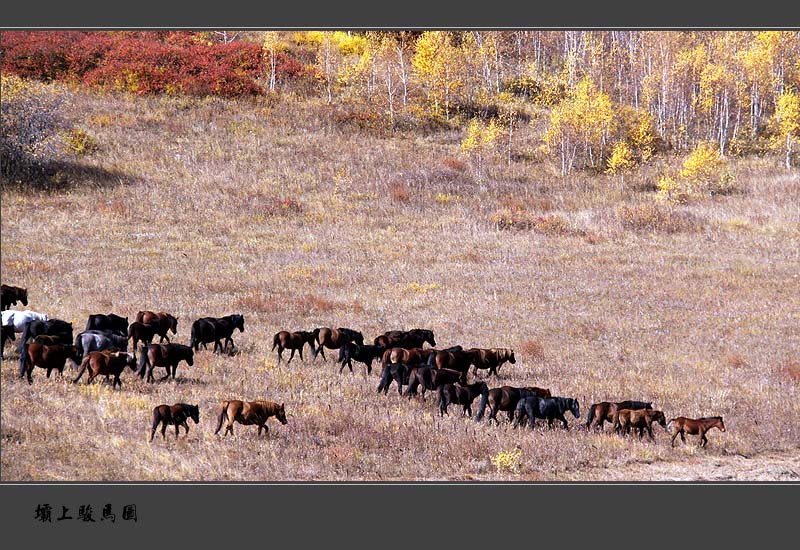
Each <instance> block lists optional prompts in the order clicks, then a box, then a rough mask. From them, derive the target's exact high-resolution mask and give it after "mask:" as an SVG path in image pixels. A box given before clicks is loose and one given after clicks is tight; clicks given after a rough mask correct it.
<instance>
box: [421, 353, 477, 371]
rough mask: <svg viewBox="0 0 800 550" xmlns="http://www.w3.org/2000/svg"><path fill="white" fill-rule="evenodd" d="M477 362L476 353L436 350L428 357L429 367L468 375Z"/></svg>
mask: <svg viewBox="0 0 800 550" xmlns="http://www.w3.org/2000/svg"><path fill="white" fill-rule="evenodd" d="M474 362H475V352H473V351H472V350H466V351H447V350H441V351H439V350H435V351H432V352H431V354H430V357H428V366H429V367H433V368H437V369H453V370H457V371H459V372H463V373H464V374H466V373H467V372H468V371H469V367H470V365H472V364H473V363H474Z"/></svg>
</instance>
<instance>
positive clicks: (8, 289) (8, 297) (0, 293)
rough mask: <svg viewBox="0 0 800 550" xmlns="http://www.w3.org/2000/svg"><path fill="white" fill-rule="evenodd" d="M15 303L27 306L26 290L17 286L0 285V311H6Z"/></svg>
mask: <svg viewBox="0 0 800 550" xmlns="http://www.w3.org/2000/svg"><path fill="white" fill-rule="evenodd" d="M17 302H22V305H23V306H27V305H28V289H27V288H22V287H19V286H11V285H0V309H2V310H3V311H5V310H7V309H8V308H10V307H11V306H13V305H14V304H16V303H17Z"/></svg>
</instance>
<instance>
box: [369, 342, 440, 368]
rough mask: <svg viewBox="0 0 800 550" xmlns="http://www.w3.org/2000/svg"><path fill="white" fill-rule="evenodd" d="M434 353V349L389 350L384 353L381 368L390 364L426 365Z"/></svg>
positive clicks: (396, 348) (397, 348) (395, 348)
mask: <svg viewBox="0 0 800 550" xmlns="http://www.w3.org/2000/svg"><path fill="white" fill-rule="evenodd" d="M433 351H434V350H433V348H411V349H406V348H399V347H394V348H388V349H386V350H384V352H383V357H382V358H381V367H382V368H385V367H386V365H388V364H390V363H402V364H404V365H413V364H416V363H426V362H427V360H428V357H429V356H430V355H431V353H433Z"/></svg>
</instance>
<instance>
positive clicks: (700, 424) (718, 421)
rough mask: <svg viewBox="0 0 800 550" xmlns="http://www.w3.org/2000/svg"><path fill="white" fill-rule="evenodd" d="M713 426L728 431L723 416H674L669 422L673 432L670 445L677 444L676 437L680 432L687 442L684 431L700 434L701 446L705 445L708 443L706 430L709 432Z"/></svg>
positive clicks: (670, 429)
mask: <svg viewBox="0 0 800 550" xmlns="http://www.w3.org/2000/svg"><path fill="white" fill-rule="evenodd" d="M711 428H717V429H719V431H721V432H724V431H726V430H725V423H724V422H723V421H722V417H721V416H706V417H703V418H686V417H685V416H679V417H677V418H673V419H672V420H670V421H669V423H668V424H667V429H668V430H669V432H670V433H671V434H672V441H671V442H670V447H674V446H675V438H676V437H678V434H680V436H681V441H683V442H684V443H686V438H685V437H684V435H683V434H684V433H687V434H689V435H699V436H700V442H699V445H700V447H705V446H706V445H707V444H708V439H707V438H706V432H708V430H710V429H711Z"/></svg>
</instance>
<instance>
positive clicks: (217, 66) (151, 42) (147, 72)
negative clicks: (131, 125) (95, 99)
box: [2, 31, 305, 97]
mask: <svg viewBox="0 0 800 550" xmlns="http://www.w3.org/2000/svg"><path fill="white" fill-rule="evenodd" d="M2 38H3V41H2V56H3V62H2V70H3V72H5V73H10V74H16V75H19V76H21V77H26V78H35V79H40V80H71V81H78V82H83V83H85V84H89V85H96V86H100V87H104V88H110V89H115V90H121V91H128V92H133V93H137V94H149V93H183V94H190V95H219V96H226V97H233V96H242V95H257V94H261V93H263V89H262V87H261V86H260V85H259V83H258V79H259V77H262V76H263V74H264V60H263V59H262V51H261V47H260V46H259V45H258V44H253V43H248V42H233V43H229V44H219V43H213V42H211V41H209V40H208V39H207V38H206V37H204V34H203V33H193V32H164V31H159V32H75V31H57V32H55V31H15V32H4V33H3V37H2ZM277 71H278V74H279V77H282V78H287V77H288V78H294V77H298V76H300V75H302V74H303V72H304V71H305V67H304V66H303V65H302V64H301V63H300V62H298V61H297V60H295V59H292V58H290V57H289V56H287V55H285V54H283V53H280V54H279V56H278V65H277Z"/></svg>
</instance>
